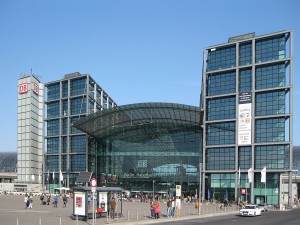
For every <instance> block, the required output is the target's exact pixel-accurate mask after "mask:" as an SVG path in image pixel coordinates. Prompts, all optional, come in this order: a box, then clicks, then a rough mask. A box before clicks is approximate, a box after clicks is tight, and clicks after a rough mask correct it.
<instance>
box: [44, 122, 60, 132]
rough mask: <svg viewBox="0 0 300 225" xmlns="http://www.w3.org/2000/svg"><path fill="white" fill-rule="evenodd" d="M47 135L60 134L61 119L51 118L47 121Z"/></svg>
mask: <svg viewBox="0 0 300 225" xmlns="http://www.w3.org/2000/svg"><path fill="white" fill-rule="evenodd" d="M47 135H48V136H53V135H59V120H49V121H48V122H47Z"/></svg>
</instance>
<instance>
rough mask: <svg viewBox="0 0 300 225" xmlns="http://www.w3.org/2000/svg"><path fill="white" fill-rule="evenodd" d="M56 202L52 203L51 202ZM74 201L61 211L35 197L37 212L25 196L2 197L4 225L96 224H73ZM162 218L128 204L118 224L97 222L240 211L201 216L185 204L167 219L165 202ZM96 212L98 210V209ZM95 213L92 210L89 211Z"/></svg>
mask: <svg viewBox="0 0 300 225" xmlns="http://www.w3.org/2000/svg"><path fill="white" fill-rule="evenodd" d="M51 202H52V199H51ZM72 204H73V199H70V200H69V201H68V204H67V207H66V208H63V203H62V199H61V198H60V199H59V203H58V208H54V207H53V205H52V204H50V205H42V204H41V201H40V199H39V197H38V196H34V197H33V209H25V208H24V196H22V195H0V225H92V224H93V220H92V219H88V220H87V221H81V220H76V219H75V220H73V219H72V218H71V216H72V213H73V206H72ZM95 204H96V203H95ZM160 205H161V218H159V219H158V220H159V221H158V220H156V219H152V218H150V205H149V203H141V202H126V201H123V204H122V215H123V216H122V217H118V218H116V219H114V220H112V219H109V218H106V217H105V216H103V217H102V218H97V219H96V220H95V224H122V225H125V224H126V225H135V224H151V223H154V222H163V221H170V220H183V219H186V218H190V219H191V218H201V217H207V216H218V215H224V214H229V213H233V214H238V210H237V209H236V207H229V208H225V209H224V208H223V209H220V208H219V205H218V204H216V205H215V204H203V205H202V206H201V211H200V215H199V214H198V213H199V212H198V209H195V207H194V205H193V204H192V203H188V204H184V203H183V204H182V209H181V210H180V215H179V211H177V212H178V213H177V214H176V213H175V217H174V218H168V217H167V216H166V211H167V206H166V202H165V201H161V204H160ZM95 208H96V206H95ZM89 211H90V212H92V206H91V209H90V210H89ZM120 211H121V203H120V202H118V203H117V209H116V212H117V213H120Z"/></svg>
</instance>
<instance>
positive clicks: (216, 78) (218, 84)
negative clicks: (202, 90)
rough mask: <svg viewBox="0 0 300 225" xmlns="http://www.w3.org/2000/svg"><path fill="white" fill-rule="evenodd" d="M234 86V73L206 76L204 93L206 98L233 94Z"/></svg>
mask: <svg viewBox="0 0 300 225" xmlns="http://www.w3.org/2000/svg"><path fill="white" fill-rule="evenodd" d="M235 85H236V78H235V71H233V72H226V73H215V74H208V77H207V83H206V86H207V90H206V93H207V95H208V96H213V95H221V94H229V93H235V90H236V87H235Z"/></svg>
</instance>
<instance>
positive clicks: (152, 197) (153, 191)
mask: <svg viewBox="0 0 300 225" xmlns="http://www.w3.org/2000/svg"><path fill="white" fill-rule="evenodd" d="M154 183H155V180H153V186H152V192H153V193H152V201H153V202H154Z"/></svg>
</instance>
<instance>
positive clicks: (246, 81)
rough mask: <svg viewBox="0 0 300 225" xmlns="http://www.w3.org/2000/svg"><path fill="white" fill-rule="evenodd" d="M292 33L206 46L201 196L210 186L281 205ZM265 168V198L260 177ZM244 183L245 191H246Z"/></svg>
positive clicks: (220, 193) (232, 196)
mask: <svg viewBox="0 0 300 225" xmlns="http://www.w3.org/2000/svg"><path fill="white" fill-rule="evenodd" d="M291 36H292V35H291V31H287V32H278V33H275V34H270V35H265V36H258V37H256V36H255V34H254V33H253V34H248V35H241V36H238V37H233V38H230V39H229V41H228V43H227V44H221V45H217V46H213V47H209V48H207V49H205V53H204V69H203V71H204V72H203V81H204V83H203V84H202V86H204V87H205V89H204V90H205V92H204V93H202V95H201V97H202V98H201V105H202V106H203V109H204V113H205V114H204V115H205V116H204V117H203V118H204V120H203V130H204V132H203V141H204V143H205V145H204V146H203V154H204V155H205V157H204V158H203V161H202V163H203V165H204V167H203V173H204V175H203V176H202V177H204V178H203V190H205V191H203V193H204V194H203V196H202V198H207V191H208V190H210V191H211V192H213V190H214V197H215V199H217V200H223V199H224V198H227V197H228V198H229V200H231V201H235V200H236V199H238V198H239V199H240V200H247V201H248V202H253V203H260V202H267V203H268V204H279V203H280V202H279V201H280V194H279V193H280V191H278V189H279V188H280V185H279V177H280V174H282V173H289V171H291V168H292V162H291V160H290V159H291V152H292V147H291V146H292V143H291V135H290V133H291V123H292V115H291V113H290V112H291V108H292V101H291V86H292V84H291V83H290V81H291V80H292V71H291V70H290V64H291V59H292V55H291V54H292V50H291V49H292V40H291V39H292V38H291ZM236 56H238V57H237V58H236ZM245 96H246V97H245ZM245 112H246V113H245ZM264 167H266V169H267V171H268V175H267V182H266V183H267V184H268V185H267V189H266V191H267V199H265V196H264V194H262V193H264V190H263V188H264V184H262V183H261V180H260V178H261V176H260V174H261V173H260V172H261V170H262V169H263V168H264ZM250 168H252V169H253V170H254V182H252V183H251V184H250V185H249V182H248V181H247V177H248V176H247V175H248V174H247V173H248V170H249V169H250ZM239 170H241V176H240V179H241V181H240V183H239V184H238V179H239V174H238V171H239ZM205 177H207V178H205ZM253 183H254V184H253ZM242 188H249V193H248V195H247V196H246V195H242V194H241V192H240V190H241V189H242ZM290 193H291V191H290ZM225 195H226V197H224V196H225Z"/></svg>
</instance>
